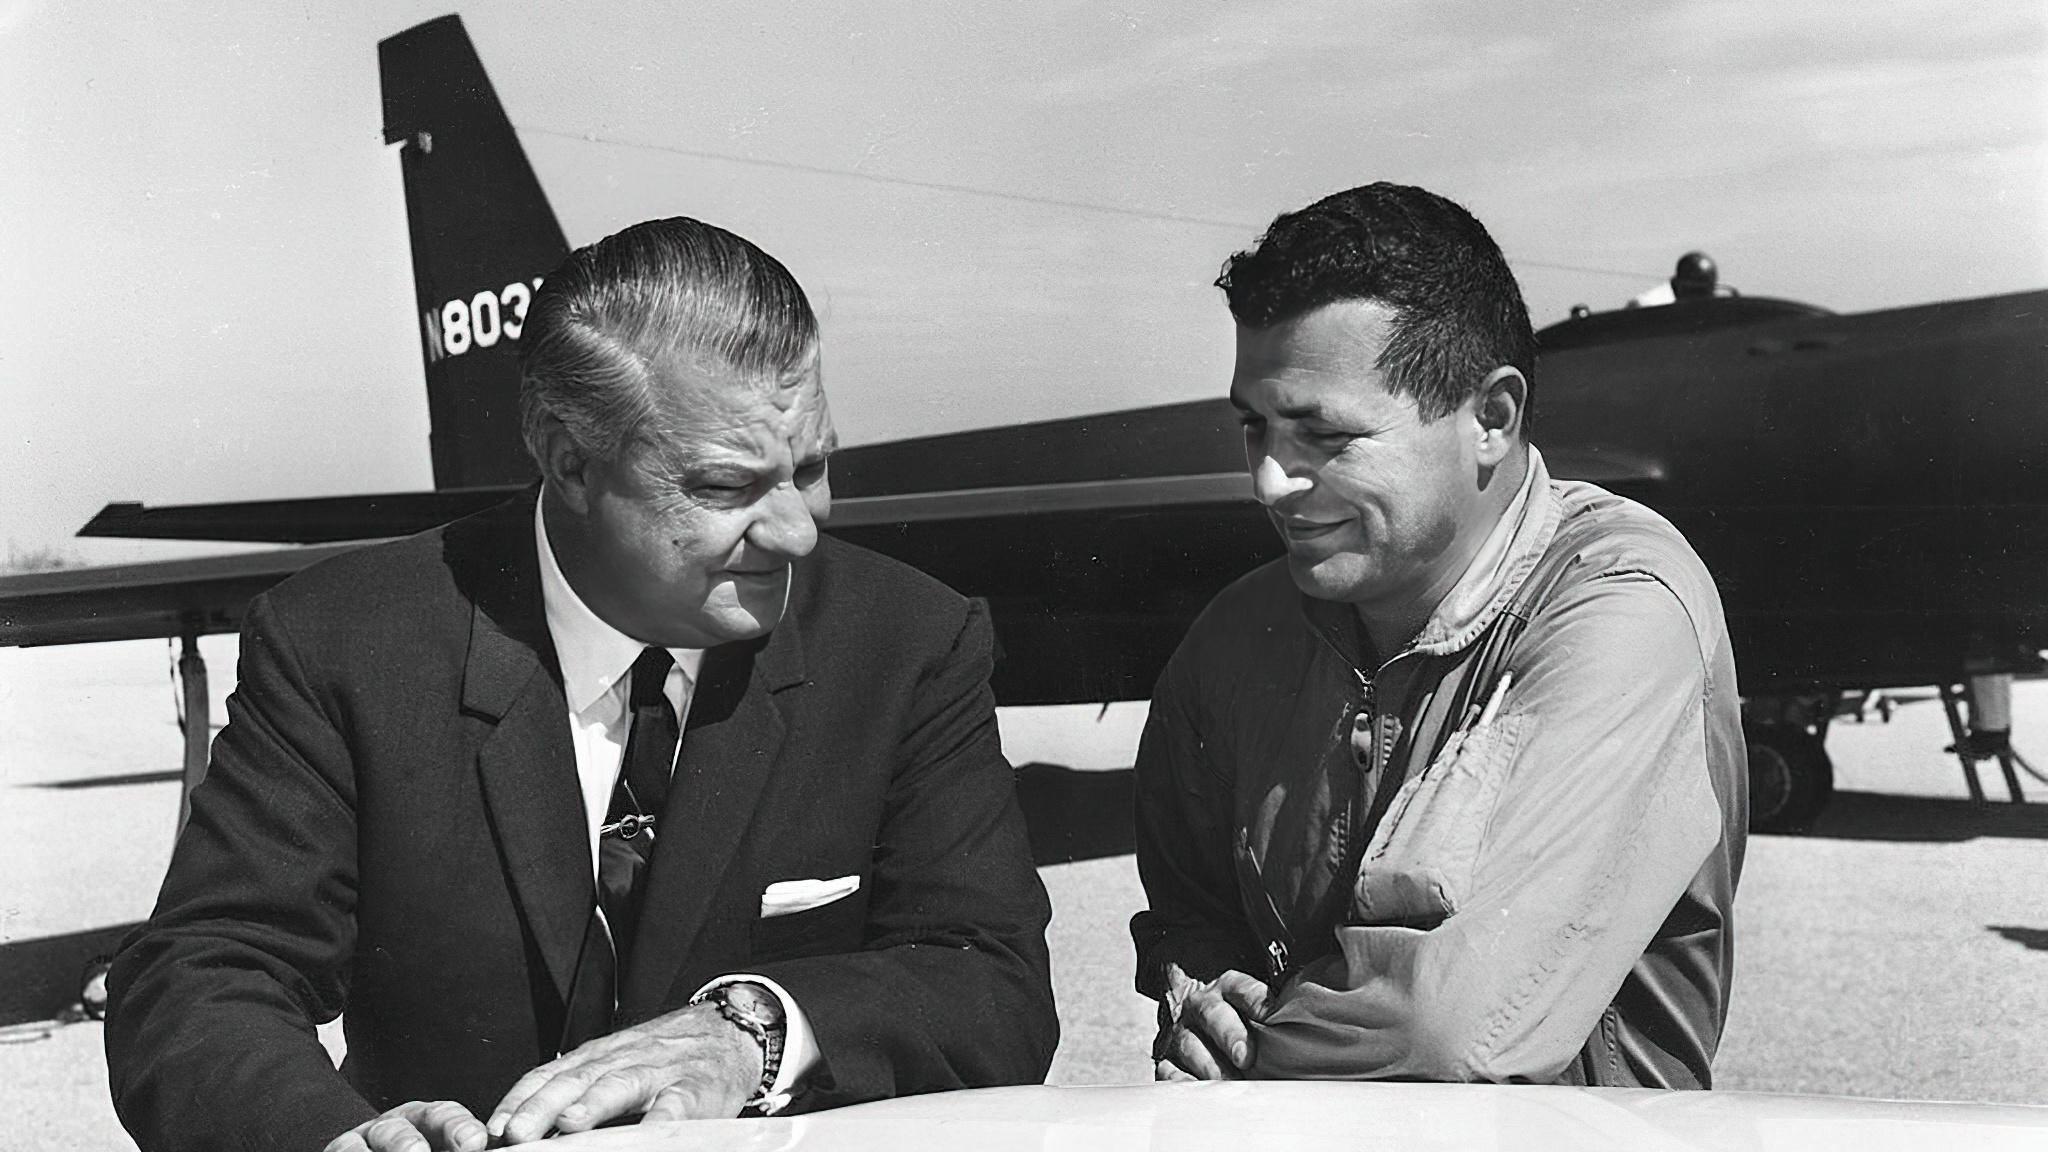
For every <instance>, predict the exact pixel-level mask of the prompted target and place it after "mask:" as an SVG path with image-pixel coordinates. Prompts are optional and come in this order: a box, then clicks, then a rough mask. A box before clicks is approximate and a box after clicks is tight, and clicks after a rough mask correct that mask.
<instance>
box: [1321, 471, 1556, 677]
mask: <svg viewBox="0 0 2048 1152" xmlns="http://www.w3.org/2000/svg"><path fill="white" fill-rule="evenodd" d="M1563 520H1564V505H1563V503H1562V502H1561V501H1559V500H1558V498H1557V493H1556V492H1555V491H1554V490H1553V489H1552V488H1551V485H1550V470H1549V469H1548V468H1547V467H1545V466H1544V463H1543V454H1542V453H1541V452H1538V451H1537V450H1536V446H1535V445H1534V444H1531V445H1529V468H1528V471H1527V473H1526V474H1525V475H1524V476H1523V477H1522V487H1521V489H1520V490H1519V491H1517V492H1516V493H1515V497H1514V499H1513V500H1511V501H1509V502H1508V506H1507V508H1506V510H1505V511H1503V512H1502V513H1501V517H1500V520H1499V521H1498V522H1496V523H1495V524H1494V526H1493V531H1491V532H1489V533H1487V536H1486V539H1485V541H1484V542H1482V543H1481V544H1480V545H1479V550H1478V551H1477V552H1476V553H1474V554H1473V556H1472V559H1471V561H1470V562H1469V563H1467V564H1466V566H1465V572H1464V574H1463V575H1462V576H1460V577H1458V582H1457V583H1456V584H1454V585H1452V586H1451V590H1450V591H1449V592H1448V593H1446V594H1445V595H1444V598H1443V599H1442V600H1440V601H1438V602H1437V606H1436V608H1435V610H1434V611H1432V612H1431V613H1430V615H1429V619H1428V621H1426V622H1425V623H1424V624H1423V625H1422V630H1421V631H1420V632H1417V633H1416V634H1415V638H1414V639H1413V640H1411V641H1409V642H1408V646H1407V647H1406V648H1404V649H1402V650H1401V651H1400V652H1399V653H1388V654H1387V656H1386V657H1382V658H1381V659H1382V660H1386V659H1389V658H1391V657H1393V656H1398V655H1407V654H1409V653H1415V654H1417V655H1423V656H1448V655H1450V654H1452V653H1454V652H1457V651H1460V650H1462V649H1464V648H1465V647H1466V646H1468V645H1470V644H1471V643H1472V642H1473V641H1475V640H1477V639H1479V637H1481V636H1483V635H1485V634H1486V630H1487V629H1488V628H1490V627H1492V626H1493V622H1494V621H1495V620H1497V619H1499V618H1500V614H1501V612H1502V611H1503V610H1504V609H1506V608H1507V606H1508V604H1509V603H1510V602H1511V601H1513V599H1514V598H1515V593H1517V592H1519V591H1521V589H1522V583H1523V581H1525V580H1527V579H1528V578H1529V573H1530V572H1532V571H1534V570H1535V568H1536V564H1537V562H1538V561H1540V560H1542V559H1543V554H1544V553H1545V552H1547V551H1548V550H1549V549H1550V542H1551V541H1552V540H1553V539H1554V538H1556V536H1557V528H1558V525H1559V524H1560V523H1562V522H1563ZM1301 600H1302V613H1303V615H1305V616H1307V617H1308V621H1309V624H1310V625H1311V626H1312V627H1314V628H1315V630H1316V631H1318V632H1320V633H1321V634H1322V635H1323V636H1324V637H1326V638H1328V639H1329V640H1330V641H1331V642H1332V643H1333V644H1334V645H1335V646H1336V647H1337V650H1338V651H1339V652H1343V653H1345V654H1346V655H1347V656H1349V657H1350V658H1351V662H1352V665H1353V666H1354V667H1357V668H1359V669H1360V670H1361V671H1365V672H1370V669H1369V668H1367V667H1366V660H1365V659H1362V658H1360V656H1359V654H1360V653H1363V652H1367V651H1370V650H1371V642H1370V641H1369V640H1367V639H1366V637H1365V627H1364V622H1363V621H1362V620H1361V619H1360V618H1359V616H1358V613H1357V612H1356V611H1355V610H1354V609H1353V608H1352V607H1351V606H1350V605H1349V604H1343V603H1339V602H1337V601H1333V600H1319V599H1316V598H1315V597H1312V596H1309V595H1307V594H1306V593H1304V594H1303V595H1302V598H1301Z"/></svg>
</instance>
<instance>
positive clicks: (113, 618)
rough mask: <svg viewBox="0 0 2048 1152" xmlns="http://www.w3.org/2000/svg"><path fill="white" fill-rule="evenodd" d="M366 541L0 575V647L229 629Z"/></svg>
mask: <svg viewBox="0 0 2048 1152" xmlns="http://www.w3.org/2000/svg"><path fill="white" fill-rule="evenodd" d="M364 543H368V541H359V542H356V543H352V544H330V545H325V546H322V547H316V548H280V549H273V550H270V551H265V552H246V553H241V554H239V555H232V556H201V557H195V558H193V559H189V560H162V561H157V562H154V563H149V564H125V565H120V566H117V567H109V568H80V569H75V570H71V571H58V572H35V573H30V574H27V575H22V576H0V645H8V646H13V645H23V646H26V645H32V644H90V643H96V642H99V641H102V640H138V639H148V638H153V637H160V636H179V635H183V634H186V633H210V632H233V631H236V630H237V629H239V628H240V627H241V626H242V614H243V613H244V612H245V611H246V610H247V609H248V606H249V601H250V599H251V598H253V597H254V596H255V595H256V594H257V593H259V592H262V591H263V590H264V589H266V588H269V587H270V586H271V585H273V584H275V583H277V582H278V581H280V580H282V579H284V578H285V577H287V576H289V575H291V574H292V573H294V572H297V571H298V570H299V569H301V568H305V567H307V566H309V565H312V564H315V563H318V562H319V561H321V560H325V559H326V558H327V557H329V556H337V555H340V554H341V553H343V552H347V551H349V550H350V549H353V548H360V547H362V546H363V544H364Z"/></svg>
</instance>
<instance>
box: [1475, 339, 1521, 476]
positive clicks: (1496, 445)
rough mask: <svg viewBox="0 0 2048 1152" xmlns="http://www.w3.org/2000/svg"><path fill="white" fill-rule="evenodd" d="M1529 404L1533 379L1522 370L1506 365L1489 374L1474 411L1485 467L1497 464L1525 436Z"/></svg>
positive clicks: (1482, 464) (1482, 465) (1482, 462)
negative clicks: (1523, 419) (1526, 414)
mask: <svg viewBox="0 0 2048 1152" xmlns="http://www.w3.org/2000/svg"><path fill="white" fill-rule="evenodd" d="M1528 406H1529V382H1528V381H1527V380H1525V379H1523V377H1522V372H1521V369H1519V368H1515V367H1513V366H1512V365H1507V364H1503V365H1501V366H1500V367H1498V368H1495V369H1494V370H1493V371H1492V372H1490V373H1488V374H1487V377H1486V382H1485V383H1484V384H1482V385H1480V392H1479V403H1478V405H1476V407H1475V410H1474V411H1473V413H1472V416H1473V419H1474V421H1475V422H1476V423H1477V424H1478V425H1479V464H1480V466H1481V467H1482V468H1493V467H1495V466H1497V465H1498V464H1499V463H1500V462H1501V461H1503V460H1505V459H1507V457H1508V453H1509V452H1511V451H1513V450H1514V447H1515V444H1516V443H1517V442H1518V441H1520V440H1521V438H1522V416H1523V414H1524V413H1526V412H1527V411H1528Z"/></svg>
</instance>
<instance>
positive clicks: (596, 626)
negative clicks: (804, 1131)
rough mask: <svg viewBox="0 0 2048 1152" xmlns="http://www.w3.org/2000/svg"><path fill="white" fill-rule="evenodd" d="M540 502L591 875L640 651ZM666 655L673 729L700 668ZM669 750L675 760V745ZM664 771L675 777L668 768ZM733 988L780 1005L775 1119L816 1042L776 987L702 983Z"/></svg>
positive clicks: (695, 658) (725, 979) (684, 654)
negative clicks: (571, 568) (590, 592)
mask: <svg viewBox="0 0 2048 1152" xmlns="http://www.w3.org/2000/svg"><path fill="white" fill-rule="evenodd" d="M543 500H545V497H543ZM541 503H542V501H535V502H534V509H533V538H534V545H535V548H536V549H537V550H538V551H539V553H540V598H541V606H542V608H543V609H544V610H545V611H546V613H547V621H548V635H549V636H550V637H551V638H552V639H553V640H554V642H555V657H556V659H557V660H558V661H559V662H560V664H561V668H562V694H563V696H565V697H566V698H567V700H568V704H569V736H570V742H571V744H572V745H573V746H574V748H575V750H576V778H577V780H578V782H579V783H580V784H581V785H582V790H583V819H584V824H585V825H586V826H587V827H588V829H589V833H590V872H591V875H592V876H596V875H597V867H598V864H597V861H598V829H599V828H600V827H602V826H603V824H604V818H605V816H606V815H607V814H608V813H609V812H610V810H611V802H612V790H613V788H615V787H616V786H617V785H618V779H619V765H620V764H621V763H622V762H623V761H624V759H625V755H626V737H627V735H628V734H629V733H630V732H631V730H632V715H631V710H630V709H629V708H628V707H627V703H628V698H629V696H630V695H631V693H632V681H633V676H632V672H633V662H634V661H635V660H638V659H639V658H640V653H641V651H642V650H643V649H645V648H646V647H647V645H645V644H643V643H641V642H640V641H638V640H635V639H633V638H632V637H631V636H628V635H626V634H625V633H624V632H621V631H619V630H618V629H616V628H614V627H612V626H611V625H609V624H607V623H605V622H604V621H603V620H602V619H600V618H599V617H598V615H597V613H595V612H593V611H591V610H590V606H589V605H587V604H585V603H584V602H583V598H582V597H581V596H578V595H577V594H576V590H575V589H574V588H572V587H570V586H569V580H568V578H567V577H565V576H563V575H562V567H561V565H559V564H557V563H556V562H555V550H554V547H553V546H552V545H550V544H549V543H548V529H547V522H546V520H545V519H544V518H543V517H542V515H541ZM668 652H669V655H671V656H673V657H675V667H673V668H671V669H669V673H668V682H667V683H666V684H664V685H663V686H662V691H663V693H664V694H665V695H666V696H667V697H668V702H669V704H670V705H671V706H672V707H674V708H675V710H676V723H677V724H678V725H679V726H680V725H683V724H685V723H686V722H687V721H688V719H689V716H690V699H691V697H692V696H693V695H694V694H695V692H696V688H697V673H698V670H699V669H701V668H702V667H703V665H704V650H703V649H702V648H671V649H669V650H668ZM676 748H677V753H678V755H680V754H681V750H682V745H681V743H680V742H678V743H677V746H676ZM669 768H670V771H674V768H675V765H674V764H673V762H671V764H670V765H669ZM655 835H657V836H676V835H688V830H687V829H673V830H672V829H670V828H669V827H668V826H667V825H661V826H659V827H657V828H656V830H655ZM670 851H674V849H673V848H671V849H670ZM620 960H621V961H623V960H624V957H620ZM740 981H748V982H751V983H755V984H759V985H761V986H762V987H764V988H767V989H770V990H771V991H773V992H774V993H775V996H776V999H778V1000H780V1001H782V1015H783V1020H784V1021H785V1023H786V1026H787V1031H786V1033H785V1036H784V1040H783V1046H782V1067H781V1070H780V1071H779V1072H778V1073H777V1074H776V1077H775V1083H774V1085H773V1086H772V1087H771V1089H770V1090H769V1093H768V1097H767V1099H766V1101H764V1102H763V1104H762V1108H763V1110H764V1111H767V1112H774V1111H777V1110H779V1109H781V1108H782V1107H783V1106H785V1105H787V1104H788V1103H789V1098H790V1095H791V1093H792V1092H793V1091H794V1090H795V1087H796V1084H797V1082H798V1081H799V1080H800V1079H802V1077H803V1075H804V1074H805V1073H806V1072H809V1071H810V1070H811V1068H812V1067H813V1066H814V1065H816V1064H817V1062H818V1045H817V1039H816V1037H815V1036H814V1035H813V1034H812V1032H811V1027H810V1022H809V1021H807V1020H806V1019H804V1014H803V1009H801V1008H799V1007H797V1003H796V1001H795V1000H794V999H792V998H791V997H790V995H789V993H788V992H785V991H784V990H783V989H782V986H781V985H779V984H777V983H776V982H775V981H773V980H770V979H768V978H767V977H765V976H752V975H746V974H742V973H735V974H733V975H729V976H721V977H719V978H718V979H716V980H713V981H712V982H711V983H709V984H706V985H705V986H704V989H703V991H709V990H710V989H713V988H716V987H718V986H720V985H723V984H734V983H738V982H740Z"/></svg>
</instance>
